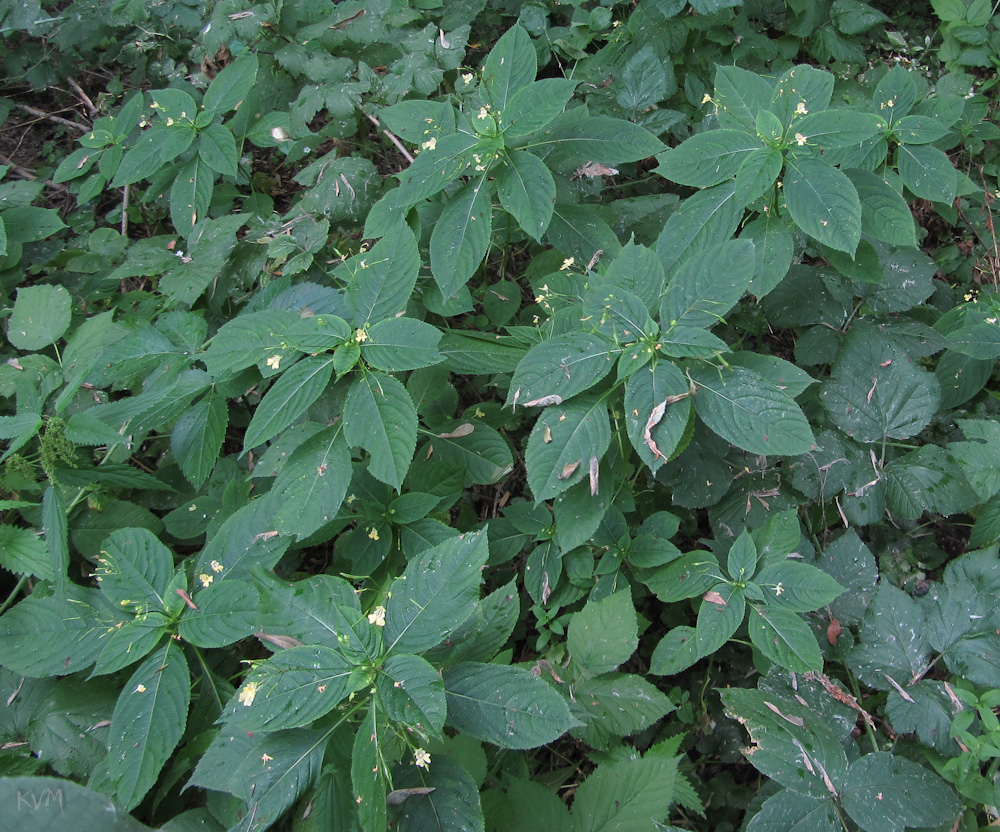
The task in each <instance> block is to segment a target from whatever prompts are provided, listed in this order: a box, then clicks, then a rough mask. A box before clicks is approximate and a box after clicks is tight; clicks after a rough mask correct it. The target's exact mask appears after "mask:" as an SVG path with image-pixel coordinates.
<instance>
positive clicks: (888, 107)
mask: <svg viewBox="0 0 1000 832" xmlns="http://www.w3.org/2000/svg"><path fill="white" fill-rule="evenodd" d="M963 16H964V15H963ZM916 101H917V85H916V83H915V82H914V80H913V76H912V75H911V74H910V71H909V70H908V69H906V68H905V67H903V66H894V67H893V68H892V69H890V70H889V71H888V72H887V73H886V74H885V75H883V76H882V80H881V81H879V82H878V86H877V87H876V88H875V95H874V96H872V106H873V107H874V108H875V109H876V110H877V111H878V112H879V113H881V114H882V115H883V116H885V117H886V119H887V120H888V121H889V124H890V125H891V124H892V122H893V121H894V120H895V119H900V118H902V117H903V116H905V115H906V114H907V113H909V112H910V110H912V109H913V105H914V104H915V103H916Z"/></svg>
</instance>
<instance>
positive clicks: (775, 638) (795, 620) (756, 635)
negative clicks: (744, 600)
mask: <svg viewBox="0 0 1000 832" xmlns="http://www.w3.org/2000/svg"><path fill="white" fill-rule="evenodd" d="M750 640H751V641H752V642H753V643H754V644H755V645H756V646H757V649H758V650H760V652H761V653H763V654H764V655H765V656H766V657H767V658H769V659H770V660H771V661H772V662H774V663H775V664H777V665H778V666H779V667H784V668H787V669H788V670H791V671H792V672H794V673H806V672H808V671H815V672H817V673H819V672H820V671H822V669H823V655H822V654H821V653H820V651H819V645H818V644H817V643H816V636H815V635H813V631H812V630H810V629H809V625H808V624H806V622H805V621H803V620H802V618H801V616H799V615H798V613H794V612H791V611H789V610H785V609H778V608H775V607H756V606H751V607H750Z"/></svg>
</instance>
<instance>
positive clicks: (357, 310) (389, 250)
mask: <svg viewBox="0 0 1000 832" xmlns="http://www.w3.org/2000/svg"><path fill="white" fill-rule="evenodd" d="M422 158H423V156H420V157H418V159H422ZM419 271H420V254H419V252H418V251H417V240H416V237H414V236H413V232H412V231H410V229H409V227H407V226H405V225H404V226H401V227H400V228H399V229H398V231H395V232H393V233H392V234H390V235H387V236H386V237H383V238H382V239H381V240H379V241H378V242H377V243H375V245H374V246H372V248H371V250H370V251H367V252H365V253H364V254H359V255H357V256H356V257H352V258H351V259H350V260H348V261H347V262H346V263H344V265H342V266H339V267H338V268H337V269H336V270H335V272H334V273H335V274H336V275H337V277H340V278H341V279H343V280H344V281H345V282H346V283H347V289H346V291H345V292H344V299H345V300H346V301H347V308H348V310H350V313H351V321H352V322H353V323H354V325H355V326H357V327H367V326H369V325H371V324H374V323H378V322H379V321H381V320H384V319H386V318H392V317H394V316H395V315H396V313H398V312H402V311H403V310H404V309H406V304H407V303H408V302H409V300H410V295H411V294H412V293H413V287H414V286H415V285H416V282H417V273H418V272H419Z"/></svg>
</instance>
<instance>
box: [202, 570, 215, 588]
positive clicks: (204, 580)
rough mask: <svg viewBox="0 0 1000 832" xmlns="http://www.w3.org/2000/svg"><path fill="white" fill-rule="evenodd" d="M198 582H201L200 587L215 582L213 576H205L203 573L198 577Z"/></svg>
mask: <svg viewBox="0 0 1000 832" xmlns="http://www.w3.org/2000/svg"><path fill="white" fill-rule="evenodd" d="M198 580H199V581H201V585H202V586H208V585H209V584H210V583H212V581H214V580H215V576H214V575H206V574H205V573H204V572H203V573H202V574H201V575H199V576H198Z"/></svg>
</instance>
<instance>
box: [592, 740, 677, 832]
mask: <svg viewBox="0 0 1000 832" xmlns="http://www.w3.org/2000/svg"><path fill="white" fill-rule="evenodd" d="M679 777H680V775H679V774H678V771H677V760H676V759H670V758H667V757H663V756H660V755H657V754H654V753H652V752H648V753H647V754H646V756H645V757H644V758H643V759H639V760H635V759H632V760H628V759H626V760H622V761H621V762H613V763H612V762H606V763H602V764H601V765H599V766H598V767H597V769H596V770H595V771H594V773H593V774H591V775H590V777H588V778H587V779H586V780H584V781H583V783H581V784H580V786H579V787H578V788H577V790H576V797H575V798H574V800H573V828H574V829H575V830H576V832H641V830H647V829H653V828H655V827H654V826H653V824H654V823H659V822H661V821H664V820H666V818H667V814H668V813H669V811H670V806H671V804H672V803H673V802H674V801H675V800H676V794H675V788H676V786H677V781H678V778H679Z"/></svg>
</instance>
